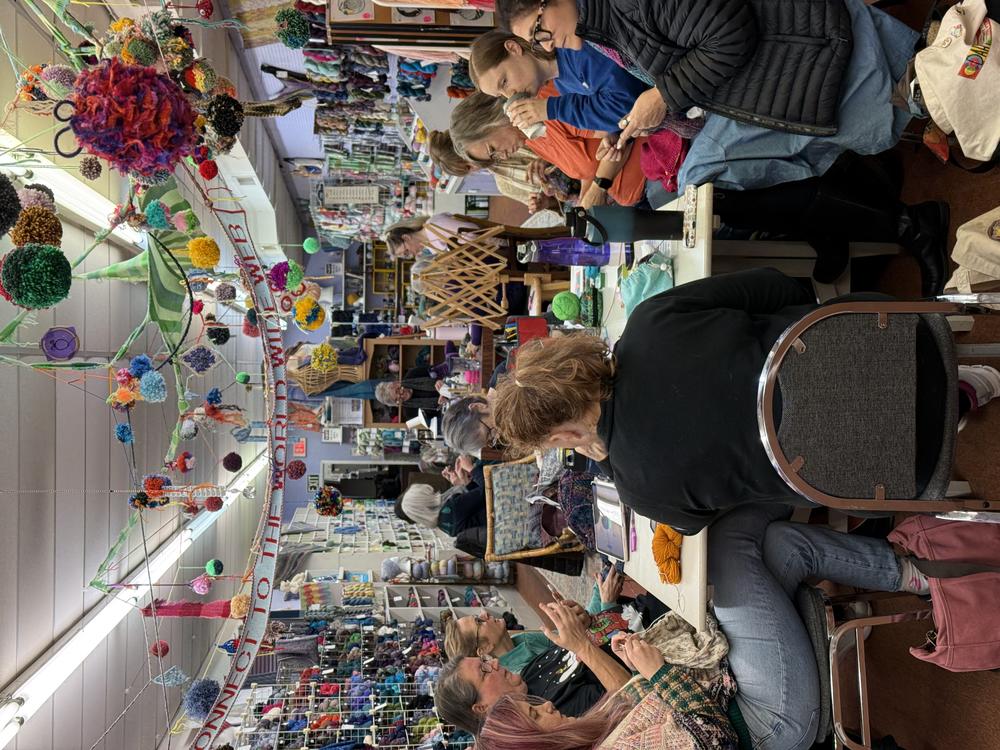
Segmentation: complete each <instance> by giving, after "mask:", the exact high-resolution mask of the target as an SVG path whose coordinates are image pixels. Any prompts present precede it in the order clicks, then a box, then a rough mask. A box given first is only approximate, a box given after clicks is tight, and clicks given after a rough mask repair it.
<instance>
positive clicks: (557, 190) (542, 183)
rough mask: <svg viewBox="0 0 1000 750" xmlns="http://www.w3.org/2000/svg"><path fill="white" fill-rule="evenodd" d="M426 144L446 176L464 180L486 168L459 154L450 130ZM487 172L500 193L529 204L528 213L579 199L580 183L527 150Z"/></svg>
mask: <svg viewBox="0 0 1000 750" xmlns="http://www.w3.org/2000/svg"><path fill="white" fill-rule="evenodd" d="M427 144H428V151H429V153H430V156H431V160H432V161H433V162H434V164H435V165H437V167H438V168H439V169H440V170H441V171H442V172H444V173H445V174H448V175H452V176H454V177H465V176H466V175H469V174H472V173H473V172H477V171H479V170H480V169H483V167H481V166H480V165H478V164H473V163H472V162H470V161H467V160H466V159H463V158H462V157H461V156H459V155H458V152H457V151H455V144H454V143H453V142H452V140H451V133H449V132H448V131H447V130H432V131H431V133H430V136H429V137H428V139H427ZM485 169H486V170H487V171H488V172H489V173H490V174H492V175H493V179H494V180H495V181H496V184H497V189H498V190H499V191H500V193H501V194H503V195H505V196H507V197H508V198H513V199H514V200H516V201H518V202H519V203H523V204H524V205H526V206H527V207H528V211H529V213H537V212H539V211H544V210H546V209H558V207H559V203H565V202H566V201H575V200H576V199H578V198H579V197H580V182H579V180H573V179H571V178H569V177H567V176H566V175H565V174H563V173H562V171H561V170H560V169H559V168H558V167H555V166H553V165H551V164H548V163H545V162H543V161H542V160H540V159H539V158H538V157H537V156H535V155H534V154H533V153H531V152H530V151H529V150H527V149H523V148H522V149H520V150H519V151H518V152H517V153H515V154H514V155H512V156H511V157H510V158H509V159H507V160H506V161H504V162H496V163H494V164H490V165H489V166H487V167H486V168H485Z"/></svg>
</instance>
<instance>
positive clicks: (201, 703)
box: [184, 680, 220, 721]
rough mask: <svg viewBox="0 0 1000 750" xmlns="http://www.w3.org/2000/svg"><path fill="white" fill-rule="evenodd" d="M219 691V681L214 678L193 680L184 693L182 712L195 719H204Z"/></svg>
mask: <svg viewBox="0 0 1000 750" xmlns="http://www.w3.org/2000/svg"><path fill="white" fill-rule="evenodd" d="M219 692H220V688H219V683H218V682H216V681H215V680H195V681H194V682H192V683H191V687H190V688H188V691H187V692H186V693H185V694H184V713H186V714H187V715H188V716H190V717H191V718H192V719H194V720H196V721H204V720H205V719H207V718H208V712H209V711H211V710H212V706H214V705H215V700H216V698H218V697H219Z"/></svg>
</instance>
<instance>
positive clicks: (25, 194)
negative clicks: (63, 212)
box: [0, 187, 56, 213]
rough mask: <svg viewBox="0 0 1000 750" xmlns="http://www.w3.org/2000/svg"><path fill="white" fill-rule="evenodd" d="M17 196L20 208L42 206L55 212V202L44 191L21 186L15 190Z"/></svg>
mask: <svg viewBox="0 0 1000 750" xmlns="http://www.w3.org/2000/svg"><path fill="white" fill-rule="evenodd" d="M0 192H2V190H0ZM17 197H18V199H19V200H20V201H21V206H22V210H23V209H25V208H31V207H32V206H38V207H39V208H44V209H47V210H49V211H52V213H55V210H56V202H55V201H54V200H53V199H52V196H50V195H49V194H48V193H46V192H43V191H41V190H36V189H35V188H30V187H23V188H21V189H20V190H18V191H17ZM0 210H2V209H0Z"/></svg>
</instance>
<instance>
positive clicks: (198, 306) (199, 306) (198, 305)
mask: <svg viewBox="0 0 1000 750" xmlns="http://www.w3.org/2000/svg"><path fill="white" fill-rule="evenodd" d="M191 291H194V289H192V290H191ZM198 291H201V292H203V291H205V290H204V288H203V289H199V290H198ZM204 309H205V303H204V302H202V301H201V300H200V299H196V300H195V301H194V304H192V305H191V314H192V315H201V311H202V310H204Z"/></svg>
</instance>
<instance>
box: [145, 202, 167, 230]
mask: <svg viewBox="0 0 1000 750" xmlns="http://www.w3.org/2000/svg"><path fill="white" fill-rule="evenodd" d="M146 223H147V224H149V227H150V229H169V228H170V216H169V211H168V210H167V207H166V205H164V203H163V201H152V202H151V203H150V204H149V205H148V206H146Z"/></svg>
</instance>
